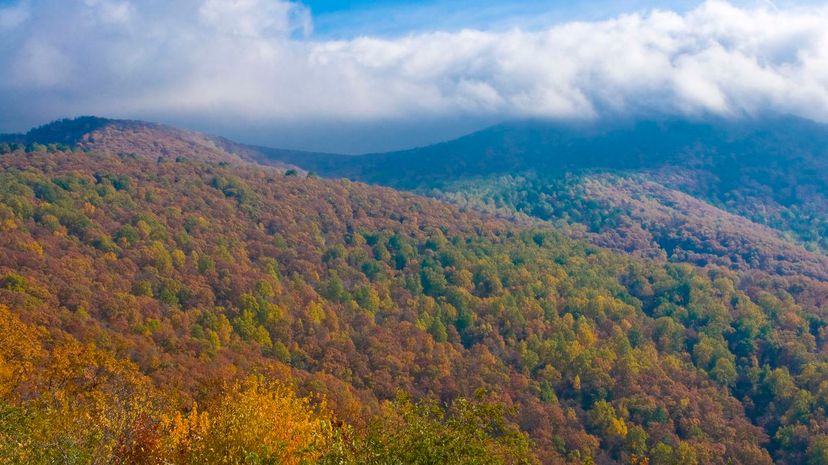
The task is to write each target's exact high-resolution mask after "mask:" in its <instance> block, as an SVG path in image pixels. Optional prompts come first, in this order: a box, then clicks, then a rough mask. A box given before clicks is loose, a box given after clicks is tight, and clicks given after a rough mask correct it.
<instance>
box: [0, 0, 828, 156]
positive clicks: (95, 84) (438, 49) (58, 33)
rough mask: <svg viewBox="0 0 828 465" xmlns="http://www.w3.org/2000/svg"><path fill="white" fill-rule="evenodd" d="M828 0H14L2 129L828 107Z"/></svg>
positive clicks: (351, 129)
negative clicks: (125, 122) (108, 122)
mask: <svg viewBox="0 0 828 465" xmlns="http://www.w3.org/2000/svg"><path fill="white" fill-rule="evenodd" d="M826 25H828V0H822V1H811V0H799V1H795V0H775V1H771V0H757V1H737V0H733V1H729V2H728V1H724V0H707V1H701V2H700V1H681V0H679V1H673V2H663V1H656V0H615V1H608V0H595V1H590V2H572V1H568V2H565V1H559V0H549V1H532V0H513V1H508V2H506V1H494V0H477V1H471V0H451V1H445V0H426V1H420V2H414V1H410V0H378V1H368V0H355V1H351V2H347V1H341V0H340V1H334V0H306V1H304V2H292V1H287V0H0V66H2V69H3V70H4V72H3V73H0V132H18V131H25V130H27V129H28V128H30V127H32V126H35V125H39V124H43V123H46V122H48V121H51V120H54V119H58V118H62V117H73V116H79V115H89V114H92V115H99V116H105V117H113V118H130V119H144V120H150V121H157V122H162V123H167V124H173V125H177V126H181V127H185V128H189V129H195V130H200V131H205V132H208V133H212V134H219V135H224V136H226V137H230V138H233V139H236V140H239V141H242V142H249V143H256V144H262V145H270V146H276V147H285V148H298V149H306V150H316V151H332V152H345V153H360V152H367V151H382V150H391V149H398V148H405V147H410V146H416V145H424V144H428V143H432V142H436V141H439V140H445V139H449V138H452V137H456V136H458V135H461V134H464V133H467V132H470V131H473V130H476V129H479V128H481V127H484V126H487V125H491V124H495V123H498V122H501V121H506V120H513V119H526V118H541V119H550V120H566V121H571V120H578V121H580V120H584V121H601V120H602V119H605V118H655V117H689V118H699V117H705V116H716V117H724V118H732V119H740V118H761V117H765V116H776V115H796V116H800V117H804V118H809V119H813V120H817V121H822V122H828V27H826Z"/></svg>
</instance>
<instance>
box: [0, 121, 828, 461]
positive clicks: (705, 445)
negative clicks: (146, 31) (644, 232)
mask: <svg viewBox="0 0 828 465" xmlns="http://www.w3.org/2000/svg"><path fill="white" fill-rule="evenodd" d="M59 124H60V125H64V126H65V127H66V128H69V129H71V130H72V131H74V129H73V128H76V127H77V126H79V124H76V123H75V122H73V121H68V122H61V123H59ZM80 126H83V124H80ZM58 127H59V126H54V127H52V130H50V131H47V132H48V133H49V134H51V136H50V138H49V139H48V140H47V139H43V140H42V142H41V141H38V139H37V138H36V137H33V138H31V139H26V140H24V141H23V142H15V143H11V144H9V143H5V145H3V144H0V460H2V461H7V462H9V463H44V464H45V463H126V464H133V463H136V464H137V463H175V464H178V463H182V464H183V463H216V462H218V461H220V460H224V461H226V462H228V463H251V462H252V463H265V462H267V463H302V462H303V461H304V463H323V464H328V463H330V464H333V463H338V464H357V463H359V464H361V463H371V464H393V463H413V464H426V463H468V464H472V463H485V464H489V463H491V464H526V463H543V464H586V463H597V464H616V463H618V464H622V463H623V464H629V463H635V464H645V463H650V464H693V463H705V464H708V463H709V464H722V465H724V464H728V463H732V464H770V463H778V464H798V463H819V462H818V460H820V457H821V455H820V454H822V452H823V451H824V450H828V435H826V433H825V432H826V431H828V418H826V413H825V412H826V407H828V369H826V367H828V358H827V357H828V356H826V354H828V350H826V343H828V330H826V327H828V322H826V310H828V283H826V282H825V280H823V279H821V277H820V275H819V271H820V269H819V268H818V267H819V266H820V265H819V264H818V263H810V262H807V261H805V259H804V258H803V259H802V260H803V261H800V259H798V258H797V259H792V258H789V259H787V262H786V263H790V264H792V266H793V265H801V267H802V268H801V269H799V268H795V267H794V268H791V269H785V270H781V271H780V272H775V271H773V269H771V268H769V267H765V266H758V265H754V264H752V263H750V262H749V261H747V262H746V263H747V264H746V265H745V266H738V267H729V266H722V265H718V264H716V263H694V259H691V258H688V257H679V258H677V259H676V260H675V261H677V262H681V263H670V262H669V261H668V260H664V259H661V258H659V257H657V256H653V257H648V256H646V254H635V253H621V252H617V251H613V250H609V249H607V248H603V247H599V246H596V245H593V244H590V243H588V242H586V241H583V240H577V239H573V238H571V236H574V235H576V231H575V230H574V226H575V224H576V223H577V222H580V223H579V224H588V223H589V221H587V220H586V219H578V221H575V220H571V221H564V222H562V223H561V225H559V226H556V225H555V224H553V221H551V220H549V219H543V218H541V214H540V213H538V214H537V215H536V219H532V218H528V219H526V218H518V219H519V220H520V221H518V222H514V221H509V218H498V217H496V216H495V215H500V216H507V215H505V214H500V213H501V212H500V209H501V207H502V208H503V209H508V210H509V211H510V212H512V214H513V215H514V216H515V217H518V216H520V215H523V214H522V213H520V210H519V209H518V208H516V206H517V203H515V204H514V205H512V203H509V202H503V203H502V204H501V205H500V206H498V207H497V208H495V209H493V210H492V211H491V212H486V211H481V210H482V209H481V208H478V207H477V206H476V203H475V202H476V201H477V200H476V199H478V198H484V197H485V196H484V195H480V196H478V195H476V194H474V191H473V190H472V188H471V187H464V188H463V190H460V189H458V190H456V191H453V192H454V194H456V195H458V196H459V195H461V194H462V193H468V195H467V199H468V201H469V203H468V205H470V206H471V207H473V208H471V207H463V206H458V205H456V203H460V202H459V200H456V199H454V200H453V201H452V202H451V203H447V202H443V201H440V200H437V199H429V198H426V197H423V196H419V195H416V194H413V193H406V192H401V191H397V190H393V189H390V188H387V187H379V186H371V185H366V184H363V183H359V182H352V181H348V180H327V179H319V178H316V177H314V176H304V175H302V174H301V173H296V172H295V171H291V170H286V169H285V168H274V167H269V166H262V165H259V164H256V163H255V162H254V161H255V159H254V155H253V154H251V152H248V150H250V151H254V149H253V148H249V147H245V146H239V145H238V144H235V143H233V142H230V141H227V140H223V139H218V138H215V137H212V136H204V135H200V134H196V133H192V132H187V131H181V130H178V129H174V128H169V127H165V126H159V125H154V124H150V123H140V122H118V121H116V122H111V121H109V122H107V123H105V124H103V125H101V126H98V127H95V128H94V129H93V128H91V127H90V128H89V131H90V132H84V131H87V129H80V130H78V131H74V132H72V133H71V134H69V133H67V134H66V135H65V136H60V135H59V133H60V131H59V130H57V129H58ZM53 136H54V137H53ZM55 140H60V141H63V142H60V143H59V144H58V143H56V142H54V141H55ZM50 141H52V142H50ZM24 142H25V143H24ZM270 153H275V152H270ZM262 156H263V155H262V152H259V151H256V152H255V157H262ZM319 156H320V157H322V156H324V154H321V155H319ZM305 168H313V167H311V166H306V167H305ZM320 171H321V170H320ZM589 175H590V176H593V175H596V174H595V173H590V174H589ZM599 175H600V176H604V177H606V179H604V180H601V182H600V184H599V185H594V184H590V182H592V181H585V180H583V179H587V178H583V179H582V178H572V179H575V181H572V182H575V183H576V185H577V186H581V187H583V188H584V189H585V192H589V193H590V195H594V196H595V197H594V198H595V199H598V198H607V199H615V200H618V199H624V197H625V196H628V197H629V199H628V201H629V202H632V201H633V200H634V201H636V202H642V203H643V204H647V205H649V204H650V203H655V204H656V205H655V206H654V207H653V209H654V211H655V212H656V213H653V214H650V213H647V218H649V219H651V220H652V221H654V222H655V221H656V220H659V221H662V222H664V223H665V226H664V228H665V229H672V228H673V225H672V223H669V221H668V219H670V218H673V217H675V218H678V219H679V220H681V219H683V218H686V217H687V216H688V215H691V214H694V215H696V216H699V217H701V218H702V219H704V218H707V217H708V216H710V215H712V214H713V213H712V210H709V209H711V208H716V207H713V206H712V204H709V205H708V204H701V203H700V202H702V201H701V200H699V199H698V198H695V197H692V196H691V195H690V194H682V195H684V197H677V196H676V195H677V194H676V192H678V191H677V190H675V189H673V190H669V191H663V190H662V189H667V188H666V187H664V186H665V184H658V185H651V184H646V183H641V185H640V186H638V185H636V184H631V183H632V181H631V180H632V179H635V178H632V177H626V175H624V174H623V173H622V174H618V173H616V172H615V171H613V172H612V173H607V172H604V173H600V174H599ZM637 175H642V176H643V174H637ZM654 176H655V175H654ZM501 178H502V177H501ZM505 179H506V181H504V183H505V184H504V185H506V186H509V187H508V189H506V188H504V189H501V187H500V186H497V185H492V186H490V188H491V189H492V191H498V192H500V191H508V192H516V190H515V189H514V188H512V187H511V183H513V181H514V180H517V183H518V184H519V185H522V186H526V187H527V190H526V192H536V191H537V192H539V191H540V189H539V188H535V187H532V186H534V185H533V184H532V183H530V182H523V181H521V179H522V178H517V177H515V178H511V177H508V178H505ZM526 179H528V178H526ZM561 179H563V181H560V179H559V181H560V182H564V183H566V182H569V181H568V180H567V178H566V177H564V178H561ZM589 179H592V178H589ZM595 179H596V181H595V182H598V180H599V178H595ZM457 182H460V183H464V182H468V180H460V181H457ZM653 182H654V181H653ZM665 182H666V181H665ZM446 185H449V184H448V183H447V184H446ZM476 185H477V186H478V188H483V187H481V186H484V187H486V186H485V184H479V183H478V184H476ZM544 185H545V184H544ZM607 186H609V187H607ZM642 186H643V187H642ZM610 187H611V189H610ZM486 188H489V187H486ZM639 188H640V189H639ZM567 189H569V187H566V186H559V187H556V188H555V189H554V191H550V193H548V194H544V198H545V199H547V200H549V202H548V205H549V206H550V208H553V207H554V206H555V205H556V204H557V203H558V202H557V201H555V200H554V195H556V194H555V193H556V192H564V193H565V192H567ZM605 189H610V190H609V191H607V192H604V190H605ZM446 192H449V191H446ZM643 193H646V194H647V196H646V197H640V198H635V196H636V195H639V194H642V195H643ZM442 195H448V194H446V193H444V194H442ZM571 195H572V198H573V199H575V198H579V197H580V194H579V193H578V191H577V189H576V190H572V191H571ZM547 196H548V197H547ZM602 196H603V197H602ZM504 200H506V199H505V198H504ZM527 200H528V201H532V202H533V204H537V205H541V204H540V203H538V202H536V200H537V199H534V198H529V199H527ZM583 201H584V202H585V203H584V205H585V206H590V205H591V202H593V201H592V200H590V198H585V199H583ZM452 203H454V204H452ZM666 206H670V208H672V210H664V209H663V208H662V207H665V208H666ZM610 207H612V208H615V209H618V210H619V211H621V212H623V211H631V210H643V211H644V213H646V212H647V209H646V208H643V206H642V204H637V203H636V204H629V205H628V204H622V205H621V206H614V205H610ZM600 208H609V207H606V206H602V207H600ZM625 209H626V210H625ZM720 210H721V209H720ZM567 211H569V212H571V214H574V213H575V212H576V211H582V212H583V214H584V215H590V214H597V212H599V211H600V210H599V209H598V208H597V207H595V208H593V207H591V206H590V208H581V207H577V208H576V207H575V206H572V207H570V208H568V210H567ZM721 211H724V210H721ZM680 212H684V213H685V214H684V216H681V215H680ZM644 213H642V215H643V214H644ZM731 215H734V216H732V217H728V218H726V220H725V221H726V222H728V223H733V224H731V225H730V226H731V227H732V228H734V229H733V231H732V234H733V237H734V238H739V237H741V236H740V235H741V234H743V233H745V231H746V230H747V229H749V226H744V225H742V224H740V223H739V221H742V222H747V221H749V220H747V219H745V218H742V217H739V218H736V217H735V214H731ZM612 221H615V220H612ZM699 221H701V219H700V220H699ZM693 231H695V229H693ZM582 232H583V231H582ZM587 232H588V231H587ZM760 233H762V234H766V232H762V231H760ZM596 234H597V233H596ZM780 237H781V236H780ZM590 239H593V240H595V238H590ZM783 239H784V238H780V240H783ZM741 240H743V241H747V242H750V241H752V240H753V239H752V238H751V237H742V239H741ZM786 244H793V242H790V241H789V242H786ZM659 246H660V247H661V246H664V247H666V245H664V244H661V243H659ZM763 247H764V246H763ZM767 247H771V246H767ZM791 247H793V245H791ZM676 248H678V246H676V247H674V249H676ZM796 250H797V251H800V252H801V251H803V250H804V249H796ZM786 253H787V252H786ZM813 253H816V252H813ZM780 261H782V259H780ZM808 270H811V271H813V272H810V271H808ZM782 271H784V272H782ZM822 271H824V268H823V269H822Z"/></svg>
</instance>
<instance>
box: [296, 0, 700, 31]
mask: <svg viewBox="0 0 828 465" xmlns="http://www.w3.org/2000/svg"><path fill="white" fill-rule="evenodd" d="M303 3H304V4H305V5H307V6H308V7H309V8H310V9H311V11H312V13H313V18H314V33H315V35H318V36H322V37H335V38H349V37H353V36H358V35H381V36H398V35H405V34H409V33H416V32H423V31H433V30H457V29H462V28H477V29H487V30H492V29H493V30H498V29H504V28H511V27H520V28H523V29H533V28H538V27H544V26H548V25H550V24H555V23H559V22H562V21H570V20H596V19H606V18H610V17H612V16H615V15H617V14H619V13H624V12H630V11H636V10H646V9H652V8H669V9H672V10H676V11H684V10H687V9H689V8H692V7H693V6H694V5H697V4H698V3H699V2H698V1H691V0H679V1H673V2H664V1H656V0H594V1H588V2H573V1H562V0H547V1H538V0H512V1H493V0H451V1H446V0H425V1H412V0H376V1H370V0H354V1H336V0H306V1H304V2H303Z"/></svg>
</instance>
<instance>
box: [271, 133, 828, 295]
mask: <svg viewBox="0 0 828 465" xmlns="http://www.w3.org/2000/svg"><path fill="white" fill-rule="evenodd" d="M270 159H272V160H276V159H279V160H286V161H289V162H291V163H295V164H298V165H300V166H302V167H304V168H306V169H310V170H315V171H317V172H320V173H321V174H323V175H327V176H331V177H348V178H351V179H357V180H364V181H367V182H371V183H376V184H383V185H388V186H393V187H398V188H404V189H409V190H414V191H417V192H420V193H423V194H427V195H431V196H434V197H438V198H441V199H444V200H449V201H452V202H457V203H460V204H462V205H464V206H471V207H473V208H475V209H478V210H484V211H490V212H492V211H493V212H497V213H498V214H499V215H501V216H505V217H507V218H512V217H513V216H514V215H515V214H516V213H518V214H520V215H525V216H527V217H529V218H534V219H540V220H543V221H552V222H556V223H557V225H558V226H559V227H565V228H566V227H567V226H569V227H572V229H573V230H574V235H575V237H583V238H587V239H589V240H591V241H592V242H593V243H596V244H598V245H601V246H603V247H610V248H613V249H615V250H619V251H623V252H626V253H635V254H639V255H643V256H648V257H656V256H661V257H665V258H669V259H671V260H672V261H675V262H688V263H693V264H700V265H704V264H706V263H717V264H721V265H724V266H728V267H730V268H732V269H734V270H739V269H746V268H759V269H763V270H765V271H769V272H771V273H780V274H807V275H809V276H814V277H818V278H820V279H825V278H826V274H825V273H826V271H825V270H826V269H828V256H826V250H828V128H826V127H825V126H823V125H819V124H816V123H812V122H809V121H805V120H800V119H795V118H776V119H768V120H759V121H753V122H729V121H722V120H714V121H699V122H687V121H671V120H665V121H641V122H634V123H623V122H601V123H597V124H594V125H593V124H581V125H562V124H553V123H543V122H526V123H509V124H503V125H500V126H496V127H493V128H489V129H486V130H483V131H480V132H477V133H474V134H471V135H468V136H466V137H462V138H460V139H457V140H453V141H449V142H446V143H443V144H437V145H432V146H428V147H423V148H419V149H414V150H409V151H403V152H393V153H384V154H369V155H363V156H358V157H345V156H322V155H314V156H304V157H303V156H301V154H300V155H285V154H284V153H283V152H279V151H275V152H272V153H270Z"/></svg>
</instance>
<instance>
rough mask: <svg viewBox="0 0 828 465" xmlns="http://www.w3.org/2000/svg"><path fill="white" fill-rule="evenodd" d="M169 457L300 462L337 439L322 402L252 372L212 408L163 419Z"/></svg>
mask: <svg viewBox="0 0 828 465" xmlns="http://www.w3.org/2000/svg"><path fill="white" fill-rule="evenodd" d="M162 425H163V428H164V430H165V435H164V436H165V441H166V445H165V455H166V458H167V462H166V463H172V464H181V465H183V464H208V463H209V464H243V463H274V464H282V465H298V464H300V463H310V462H313V461H314V460H317V459H318V458H320V457H321V456H322V455H323V454H324V453H325V452H326V451H327V450H328V448H329V447H330V444H331V442H332V440H333V427H332V422H331V419H330V416H329V414H328V412H327V409H326V406H325V404H324V403H321V404H320V405H318V406H314V405H312V404H311V401H310V400H309V399H307V398H300V397H297V396H296V394H295V393H294V391H293V390H292V389H291V388H289V387H286V386H284V385H282V384H280V383H278V382H270V381H266V380H264V379H263V378H261V377H250V378H248V379H246V380H244V381H242V382H239V383H236V384H234V385H233V386H232V387H230V388H229V389H228V390H227V391H226V392H225V393H224V395H223V396H221V398H220V399H218V401H216V402H214V403H213V404H212V405H211V406H210V408H208V409H207V410H206V411H204V412H200V411H199V410H198V408H197V407H194V408H193V410H192V411H191V412H190V413H189V414H188V415H186V416H181V415H176V416H175V417H173V418H171V419H165V420H163V421H162Z"/></svg>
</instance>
